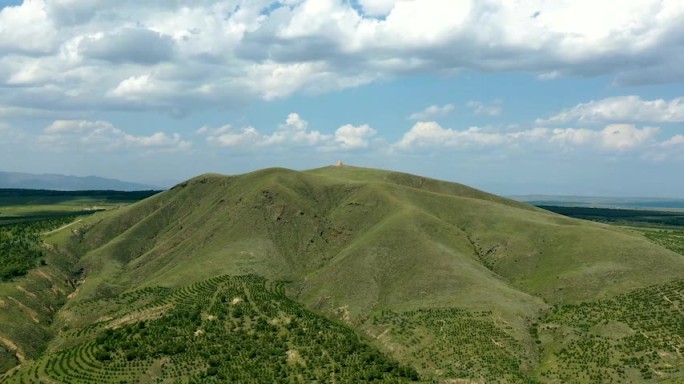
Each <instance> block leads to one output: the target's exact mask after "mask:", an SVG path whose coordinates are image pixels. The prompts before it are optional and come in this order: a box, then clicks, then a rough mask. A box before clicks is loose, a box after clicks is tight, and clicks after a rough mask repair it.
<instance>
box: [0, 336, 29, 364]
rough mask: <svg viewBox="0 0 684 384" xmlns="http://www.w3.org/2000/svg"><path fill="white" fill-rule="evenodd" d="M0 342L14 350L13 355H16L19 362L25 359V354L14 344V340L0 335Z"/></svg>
mask: <svg viewBox="0 0 684 384" xmlns="http://www.w3.org/2000/svg"><path fill="white" fill-rule="evenodd" d="M0 344H3V345H4V346H6V347H7V348H9V350H10V351H12V352H14V355H15V356H16V357H17V359H18V360H19V362H20V363H23V362H24V361H26V356H25V355H24V353H23V352H22V351H21V349H20V348H19V346H17V345H16V344H14V342H13V341H12V340H10V339H7V338H5V337H2V336H0Z"/></svg>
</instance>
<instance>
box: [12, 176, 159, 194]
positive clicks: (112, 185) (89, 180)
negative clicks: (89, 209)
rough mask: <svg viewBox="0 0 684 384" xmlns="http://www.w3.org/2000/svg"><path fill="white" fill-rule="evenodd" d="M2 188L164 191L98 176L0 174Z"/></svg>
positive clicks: (151, 186) (150, 186) (156, 187)
mask: <svg viewBox="0 0 684 384" xmlns="http://www.w3.org/2000/svg"><path fill="white" fill-rule="evenodd" d="M0 188H20V189H49V190H56V191H85V190H115V191H143V190H151V189H164V188H160V187H158V186H153V185H146V184H139V183H132V182H128V181H121V180H116V179H107V178H103V177H97V176H86V177H79V176H66V175H56V174H42V175H39V174H31V173H18V172H0Z"/></svg>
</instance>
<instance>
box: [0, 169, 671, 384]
mask: <svg viewBox="0 0 684 384" xmlns="http://www.w3.org/2000/svg"><path fill="white" fill-rule="evenodd" d="M644 231H647V229H644V228H641V229H639V230H635V229H630V228H621V227H617V226H610V225H606V224H602V223H592V222H588V221H582V220H576V219H572V218H567V217H563V216H560V215H557V214H554V213H551V212H548V211H544V210H542V209H539V208H535V207H532V206H528V205H525V204H521V203H518V202H514V201H511V200H507V199H504V198H501V197H498V196H494V195H490V194H487V193H484V192H482V191H478V190H475V189H472V188H469V187H467V186H464V185H460V184H455V183H447V182H442V181H438V180H433V179H428V178H423V177H419V176H413V175H407V174H401V173H395V172H388V171H380V170H372V169H364V168H355V167H344V168H335V167H326V168H321V169H316V170H312V171H307V172H295V171H290V170H285V169H268V170H262V171H258V172H254V173H250V174H245V175H239V176H221V175H202V176H199V177H197V178H194V179H192V180H189V181H187V182H185V183H181V184H179V185H177V186H176V187H174V188H172V189H171V190H169V191H167V192H164V193H161V194H158V195H155V196H152V197H150V198H148V199H145V200H144V201H141V202H139V203H137V204H132V205H128V206H124V207H121V208H118V209H112V210H109V211H106V212H99V213H96V214H94V215H91V216H87V217H84V218H83V219H82V221H80V222H78V223H76V224H74V225H73V226H71V227H69V228H68V230H62V231H57V232H55V233H51V234H50V235H49V236H48V238H47V239H46V242H47V243H48V244H51V246H50V250H49V252H48V255H46V260H47V265H46V266H44V267H39V268H38V269H35V270H32V271H31V272H29V273H28V274H27V276H26V277H23V278H21V279H19V280H17V281H16V282H15V284H17V283H18V284H23V285H22V286H26V287H29V288H30V287H33V285H35V284H38V282H39V281H41V280H40V278H39V276H38V275H37V273H38V271H42V269H41V268H53V269H54V270H53V271H52V272H51V273H53V275H54V276H55V277H54V278H53V281H52V283H50V284H51V285H50V286H49V287H50V288H49V291H51V292H57V293H55V294H54V297H53V298H52V299H50V300H52V301H49V300H48V299H47V298H41V299H40V300H34V301H36V302H50V303H51V304H50V305H51V306H52V308H53V310H52V311H48V310H45V311H43V312H39V311H36V313H37V314H39V315H40V316H38V317H37V318H38V320H39V322H40V323H36V324H28V325H24V328H23V329H24V331H22V332H23V333H22V332H19V331H17V330H11V329H10V332H6V331H5V329H0V336H2V337H4V338H5V339H7V340H9V341H11V342H12V343H14V344H15V345H16V346H17V348H15V349H13V350H12V356H17V354H16V352H18V351H21V352H22V353H23V354H24V355H25V357H26V361H25V362H23V363H22V364H21V366H19V367H18V368H16V369H13V370H11V371H10V372H9V373H8V376H6V378H7V380H9V377H10V376H11V380H13V382H21V380H23V381H24V382H30V381H31V380H43V381H44V382H54V381H58V382H60V381H62V382H68V381H72V382H92V381H98V382H121V381H122V380H123V381H128V382H135V381H138V380H141V378H142V377H154V379H152V380H150V381H149V382H154V381H155V380H156V381H157V382H192V381H207V380H219V381H220V380H223V381H225V380H228V378H231V379H232V380H236V381H247V382H248V381H250V380H251V381H259V380H266V381H276V382H278V381H282V382H299V381H319V382H329V381H331V379H332V377H333V375H334V377H335V380H336V381H339V382H344V381H346V382H353V381H365V380H369V379H370V378H371V376H372V378H375V379H377V380H381V381H390V382H391V381H402V380H411V379H414V378H415V373H416V372H417V374H418V375H419V376H420V379H421V380H424V381H427V382H468V381H471V382H497V381H498V382H502V383H516V382H559V381H570V382H572V381H573V380H568V378H570V377H573V376H572V375H575V376H576V377H577V378H578V379H577V381H579V382H592V380H595V379H596V378H601V379H605V380H608V381H609V380H618V381H619V380H623V379H624V380H625V381H630V380H631V381H633V382H641V381H653V382H655V381H657V380H661V379H663V380H664V379H672V380H676V379H678V378H679V377H680V376H681V375H680V366H681V364H682V361H684V359H683V358H682V356H681V354H680V353H678V352H677V350H676V348H675V352H671V348H672V347H673V346H676V345H675V344H676V342H677V340H681V337H682V336H683V335H681V330H680V328H677V327H674V326H673V325H674V324H679V323H684V317H682V314H681V312H679V311H678V310H677V308H681V306H682V305H681V302H680V301H678V300H680V299H679V298H678V297H679V296H678V295H680V294H681V287H680V285H677V284H680V283H679V282H680V281H681V280H682V277H683V276H684V256H683V255H682V254H680V253H677V252H678V251H679V250H680V248H679V247H680V246H681V243H680V242H679V241H680V240H679V238H678V237H677V236H676V235H671V233H670V232H667V233H666V232H658V231H654V232H651V233H650V235H649V233H647V234H644ZM672 233H674V232H672ZM659 239H660V240H659ZM59 274H61V275H59ZM53 275H50V276H53ZM57 276H59V277H57ZM60 279H61V280H60ZM43 280H45V279H43ZM59 281H68V282H69V283H68V284H66V285H67V286H66V287H62V286H60V285H59V284H60V283H59ZM285 281H286V282H287V283H286V284H285V283H282V282H285ZM43 284H47V283H45V282H43ZM1 289H12V288H11V287H8V286H6V285H0V298H3V300H5V299H4V298H5V297H6V296H2V295H3V294H4V295H7V293H2V291H1ZM26 289H27V291H29V292H31V293H33V294H36V292H39V291H40V290H38V289H34V288H31V289H28V288H26ZM7 292H9V291H7ZM40 292H43V291H40ZM644 292H645V293H644ZM663 295H665V297H667V299H668V300H669V301H668V300H665V299H661V300H660V301H656V299H657V298H658V297H661V298H662V296H663ZM10 296H12V297H14V298H16V299H17V301H19V302H20V303H28V302H29V301H30V300H29V297H30V296H29V295H26V294H22V293H21V292H18V291H16V289H15V290H14V291H12V293H11V294H10ZM236 297H239V298H240V299H241V300H243V303H249V306H245V307H244V308H251V309H250V310H249V311H247V312H245V313H241V312H240V311H238V312H237V315H236V314H235V311H234V309H235V308H234V307H233V304H231V303H232V302H233V299H234V298H236ZM224 298H225V299H226V300H224ZM247 298H249V300H247ZM229 299H230V300H229ZM639 300H641V301H639ZM648 303H652V305H653V307H652V308H649V307H648V305H647V304H648ZM36 305H37V304H36ZM6 307H7V308H9V309H12V310H13V311H14V312H13V313H15V314H17V316H19V315H21V316H23V317H18V318H23V319H26V318H28V319H30V316H29V315H28V312H27V311H23V312H22V310H21V307H20V306H19V305H17V304H16V303H14V302H13V301H11V300H9V299H7V300H6ZM651 309H653V313H655V314H656V315H654V316H653V317H650V312H648V311H650V310H651ZM585 310H586V311H585ZM214 311H216V313H214ZM583 311H585V312H583ZM574 313H579V314H582V315H581V316H583V317H582V318H583V319H584V320H583V321H585V322H589V323H591V325H589V326H588V330H587V327H586V326H585V325H582V324H584V323H581V322H580V321H579V320H577V319H576V318H573V317H572V316H574V315H573V314H574ZM630 313H634V316H635V317H634V318H632V317H630V316H631V315H629V316H628V314H630ZM43 314H44V315H43ZM585 315H586V318H585ZM1 316H2V314H0V323H2V324H3V325H4V324H5V322H4V321H6V320H5V319H3V318H1ZM41 316H44V317H41ZM210 317H211V318H212V319H214V317H216V319H214V320H209V318H210ZM603 317H609V318H610V319H614V320H611V321H613V322H609V323H608V324H603V323H602V321H603ZM285 318H290V324H294V325H293V327H294V328H292V329H288V326H286V324H287V321H286V320H285ZM292 319H299V320H296V321H293V320H292ZM306 319H308V320H306ZM635 319H636V320H635ZM639 319H643V321H642V322H639V321H641V320H639ZM594 322H596V324H594ZM264 324H266V325H264ZM33 328H36V329H42V330H44V332H45V336H44V337H43V338H41V339H30V338H29V337H27V332H28V330H30V329H33ZM628 328H629V330H632V331H634V332H635V334H638V333H639V332H642V333H645V334H647V335H648V337H647V338H645V340H646V341H644V340H641V339H640V341H639V342H640V343H641V344H639V345H638V346H634V343H636V341H634V340H632V339H630V338H629V337H631V336H632V334H631V333H630V332H631V331H629V330H627V329H628ZM161 329H169V335H168V339H163V340H164V342H158V343H154V342H153V340H157V341H161V340H162V338H160V336H159V335H160V333H161ZM305 329H306V330H305ZM309 329H316V330H318V331H317V332H318V333H316V334H315V335H325V336H321V337H317V336H315V335H314V334H311V333H307V332H308V331H307V330H309ZM198 331H199V332H198ZM613 331H614V332H615V334H616V335H617V336H615V335H613V334H611V332H613ZM622 331H624V333H620V332H622ZM196 332H198V334H197V336H195V333H196ZM302 332H303V336H302V335H301V333H302ZM321 332H322V333H321ZM601 337H604V338H606V340H607V341H605V340H604V341H601V343H600V345H601V348H604V347H605V345H606V344H605V343H612V344H607V345H609V346H610V347H611V348H613V349H614V352H611V353H612V354H611V355H610V356H609V359H608V361H607V362H606V361H605V359H603V358H601V359H603V360H601V359H599V360H597V361H594V360H591V359H590V360H587V362H585V361H584V360H582V359H589V358H593V356H598V357H600V356H603V355H601V353H602V352H600V351H602V349H601V350H598V349H597V350H596V353H594V352H593V351H594V349H592V348H594V346H593V344H591V342H594V341H596V342H598V341H597V340H599V339H600V338H601ZM678 338H679V339H678ZM204 340H207V343H205V342H204ZM221 340H231V342H230V343H224V342H222V341H221ZM601 340H602V339H601ZM250 341H251V342H253V345H262V344H264V345H265V344H269V345H273V347H272V348H271V349H269V348H266V347H264V348H259V350H254V349H253V348H252V347H248V346H244V345H242V344H244V343H246V342H250ZM574 342H576V343H575V344H573V343H574ZM254 343H256V344H254ZM195 344H197V345H195ZM228 344H230V345H228ZM7 345H8V343H5V346H7ZM233 345H240V349H239V350H236V349H232V348H233ZM343 345H353V346H354V349H353V351H350V350H348V349H344V346H343ZM667 348H670V349H667ZM6 349H11V348H6ZM222 349H225V350H226V351H228V352H226V353H227V355H225V356H223V355H222V361H221V362H216V361H213V360H212V356H211V355H209V354H208V353H209V352H208V351H218V350H222ZM338 349H339V350H341V351H345V353H344V354H342V355H339V354H336V353H335V350H338ZM323 351H326V352H325V353H324V352H323ZM567 351H574V352H573V354H572V355H566V352H567ZM243 352H244V354H243ZM215 353H219V352H215ZM262 353H263V354H262ZM582 353H584V355H582ZM654 353H655V354H657V355H659V356H660V355H661V354H665V353H670V355H667V356H666V355H663V356H664V357H662V359H661V360H657V359H655V358H654V357H653V356H654ZM251 354H254V355H253V356H252V355H251ZM646 354H648V355H649V356H651V357H650V358H649V359H651V360H648V361H646V360H644V359H647V358H646V357H644V356H646ZM230 356H238V357H239V358H238V360H232V359H231V358H229V357H230ZM326 356H327V357H326ZM345 356H353V358H351V360H350V359H347V358H345ZM368 356H373V357H372V358H369V357H368ZM568 356H571V357H568ZM574 356H584V357H581V358H575V357H574ZM250 357H252V358H258V359H259V361H263V364H261V365H260V366H259V367H256V366H254V365H253V364H252V365H250V364H251V363H250V362H249V358H250ZM129 358H130V360H129ZM564 359H565V360H564ZM578 359H579V360H578ZM630 359H637V360H639V359H642V360H639V364H636V363H635V364H636V365H635V366H634V367H633V368H629V369H625V370H624V372H622V373H621V372H620V371H618V370H616V369H615V366H616V365H617V364H620V363H621V362H623V361H633V360H630ZM224 360H225V362H224ZM17 362H18V361H15V362H14V364H16V363H17ZM302 362H303V363H302ZM11 365H12V364H9V363H8V364H6V366H11ZM192 367H195V368H192ZM668 367H669V368H668ZM664 368H668V369H669V370H663V369H664ZM644 369H645V370H644ZM649 369H650V370H651V372H652V375H651V376H648V375H644V374H643V373H642V372H646V370H649ZM642 370H644V371H642ZM210 373H211V374H210ZM359 374H370V375H371V376H368V377H366V376H358V375H359ZM231 375H236V376H231ZM355 375H356V376H355ZM621 375H622V376H621ZM146 380H147V379H146Z"/></svg>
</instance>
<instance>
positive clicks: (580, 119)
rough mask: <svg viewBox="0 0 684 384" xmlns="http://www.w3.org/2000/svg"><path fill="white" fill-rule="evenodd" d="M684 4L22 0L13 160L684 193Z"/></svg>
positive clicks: (0, 129)
mask: <svg viewBox="0 0 684 384" xmlns="http://www.w3.org/2000/svg"><path fill="white" fill-rule="evenodd" d="M682 63H684V2H683V1H681V0H605V1H595V0H553V1H551V0H478V1H474V0H340V1H337V0H281V1H273V0H263V1H262V0H231V1H210V0H192V1H190V0H146V1H129V0H121V1H109V0H23V1H16V0H0V170H1V171H14V172H29V173H59V174H67V175H77V176H87V175H97V176H102V177H112V178H118V179H122V180H127V181H136V182H142V183H146V184H156V185H164V186H167V185H170V184H173V183H176V182H179V181H182V180H184V179H187V178H190V177H193V176H196V175H199V174H202V173H208V172H216V173H223V174H239V173H244V172H249V171H253V170H256V169H260V168H266V167H286V168H292V169H299V170H304V169H312V168H318V167H322V166H327V165H331V164H334V163H335V162H336V161H338V160H341V161H343V162H345V163H346V164H349V165H356V166H365V167H374V168H383V169H390V170H396V171H404V172H410V173H414V174H419V175H423V176H429V177H435V178H440V179H444V180H450V181H457V182H461V183H464V184H468V185H471V186H474V187H476V188H481V189H484V190H486V191H489V192H493V193H497V194H502V195H521V194H556V195H585V196H641V197H680V198H684V65H682Z"/></svg>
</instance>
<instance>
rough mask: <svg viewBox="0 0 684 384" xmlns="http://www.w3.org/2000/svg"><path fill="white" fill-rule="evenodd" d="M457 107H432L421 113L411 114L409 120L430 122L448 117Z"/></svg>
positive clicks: (448, 105)
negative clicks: (441, 117) (436, 118)
mask: <svg viewBox="0 0 684 384" xmlns="http://www.w3.org/2000/svg"><path fill="white" fill-rule="evenodd" d="M454 109H456V107H455V106H454V105H453V104H446V105H442V106H439V105H431V106H429V107H427V108H425V109H423V110H422V111H420V112H416V113H413V114H411V116H409V117H408V119H409V120H429V119H434V118H435V117H440V116H446V115H448V114H449V113H451V112H452V111H453V110H454Z"/></svg>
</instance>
